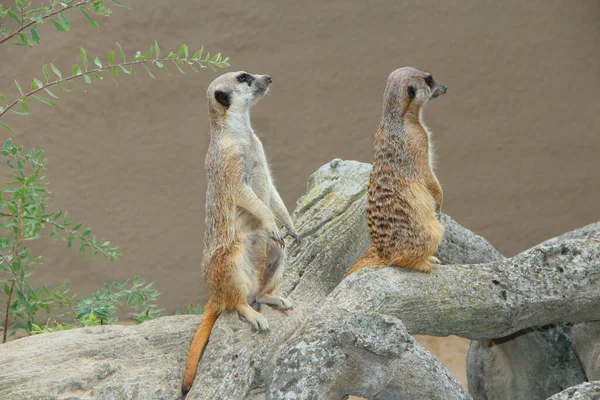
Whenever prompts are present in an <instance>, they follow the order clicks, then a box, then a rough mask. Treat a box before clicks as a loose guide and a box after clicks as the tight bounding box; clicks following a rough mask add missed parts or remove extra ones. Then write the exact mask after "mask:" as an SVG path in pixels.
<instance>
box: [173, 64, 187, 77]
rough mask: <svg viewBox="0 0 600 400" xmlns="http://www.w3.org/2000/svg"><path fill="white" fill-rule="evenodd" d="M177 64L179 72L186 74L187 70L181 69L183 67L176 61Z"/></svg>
mask: <svg viewBox="0 0 600 400" xmlns="http://www.w3.org/2000/svg"><path fill="white" fill-rule="evenodd" d="M174 64H175V66H176V67H177V69H178V70H179V72H181V73H182V74H185V71H184V70H183V69H181V67H180V66H179V64H177V63H174Z"/></svg>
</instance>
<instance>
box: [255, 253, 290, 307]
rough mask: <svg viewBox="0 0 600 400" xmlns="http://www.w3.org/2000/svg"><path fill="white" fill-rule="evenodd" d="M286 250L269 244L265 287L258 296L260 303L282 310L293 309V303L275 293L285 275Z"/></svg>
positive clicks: (264, 280) (264, 279)
mask: <svg viewBox="0 0 600 400" xmlns="http://www.w3.org/2000/svg"><path fill="white" fill-rule="evenodd" d="M284 262H285V251H284V250H283V249H281V248H280V247H279V246H277V245H276V244H274V243H269V244H268V245H267V261H266V266H265V271H264V277H263V282H264V285H263V288H262V290H261V293H259V295H258V296H257V297H256V301H257V302H258V303H260V304H267V305H270V306H272V307H276V308H278V309H280V310H289V309H292V308H293V306H292V303H291V302H290V301H289V300H288V299H286V298H283V297H281V296H276V295H274V294H273V292H275V287H277V284H278V283H279V281H280V280H281V278H282V277H283V268H284Z"/></svg>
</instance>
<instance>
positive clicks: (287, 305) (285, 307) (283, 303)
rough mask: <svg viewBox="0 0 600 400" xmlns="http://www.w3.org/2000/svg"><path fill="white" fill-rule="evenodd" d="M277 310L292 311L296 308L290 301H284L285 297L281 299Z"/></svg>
mask: <svg viewBox="0 0 600 400" xmlns="http://www.w3.org/2000/svg"><path fill="white" fill-rule="evenodd" d="M277 308H279V309H280V310H291V309H293V308H294V306H293V305H292V303H291V302H290V301H289V300H288V299H284V298H283V297H280V298H279V304H278V305H277Z"/></svg>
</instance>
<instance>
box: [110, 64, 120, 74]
mask: <svg viewBox="0 0 600 400" xmlns="http://www.w3.org/2000/svg"><path fill="white" fill-rule="evenodd" d="M111 73H112V75H113V76H117V75H119V69H118V68H117V67H116V66H115V67H112V69H111Z"/></svg>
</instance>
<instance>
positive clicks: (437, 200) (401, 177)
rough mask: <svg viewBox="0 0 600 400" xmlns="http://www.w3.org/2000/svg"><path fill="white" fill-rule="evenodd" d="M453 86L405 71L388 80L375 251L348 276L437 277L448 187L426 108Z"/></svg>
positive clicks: (372, 195)
mask: <svg viewBox="0 0 600 400" xmlns="http://www.w3.org/2000/svg"><path fill="white" fill-rule="evenodd" d="M446 90H447V87H446V86H444V85H442V84H440V83H438V82H436V81H435V80H434V79H433V77H432V76H431V74H430V73H428V72H424V71H421V70H418V69H416V68H410V67H407V68H400V69H397V70H396V71H394V72H392V73H391V74H390V76H389V77H388V80H387V84H386V87H385V91H384V94H383V113H382V116H381V122H380V124H379V129H378V130H377V133H376V134H375V158H374V161H373V169H372V170H371V177H370V180H369V191H368V205H367V220H368V228H369V233H370V235H371V247H370V248H369V249H368V250H367V251H366V252H365V254H364V255H363V256H362V257H361V258H360V259H359V260H358V262H357V263H356V265H354V267H353V268H352V269H351V270H350V271H349V272H348V274H347V275H346V276H348V275H350V274H352V273H354V272H356V271H358V270H360V269H362V268H365V267H368V266H371V265H386V266H395V267H401V268H408V269H414V270H417V271H421V272H425V273H429V272H431V269H432V267H431V264H432V263H439V260H438V259H437V258H436V257H434V256H433V254H434V253H435V252H436V250H437V248H438V245H439V243H440V240H441V238H442V234H443V228H442V225H441V224H440V221H439V215H440V213H441V210H442V200H443V194H442V188H441V187H440V184H439V182H438V180H437V178H436V176H435V174H434V172H433V169H432V162H433V152H432V148H431V144H430V132H429V131H428V130H427V128H426V127H425V125H424V124H423V121H422V112H423V107H424V106H425V104H426V103H427V102H428V101H429V100H431V99H435V98H437V97H439V96H441V95H442V94H444V93H446Z"/></svg>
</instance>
